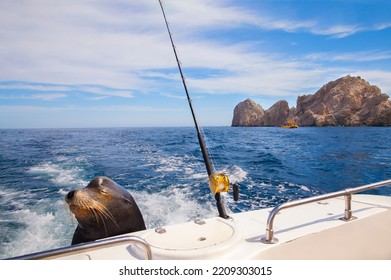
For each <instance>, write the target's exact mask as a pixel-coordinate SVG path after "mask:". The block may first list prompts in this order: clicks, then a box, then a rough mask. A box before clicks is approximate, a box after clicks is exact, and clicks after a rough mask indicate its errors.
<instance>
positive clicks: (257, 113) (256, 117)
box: [232, 99, 265, 126]
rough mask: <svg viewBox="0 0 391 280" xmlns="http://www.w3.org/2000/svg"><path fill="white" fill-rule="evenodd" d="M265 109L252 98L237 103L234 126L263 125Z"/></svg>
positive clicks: (233, 120)
mask: <svg viewBox="0 0 391 280" xmlns="http://www.w3.org/2000/svg"><path fill="white" fill-rule="evenodd" d="M264 113H265V110H264V109H263V108H262V107H261V105H259V104H257V103H255V102H254V101H253V100H251V99H246V100H245V101H243V102H240V103H239V104H238V105H236V107H235V110H234V117H233V119H232V126H262V119H263V115H264Z"/></svg>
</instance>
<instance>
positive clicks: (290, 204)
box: [261, 180, 391, 244]
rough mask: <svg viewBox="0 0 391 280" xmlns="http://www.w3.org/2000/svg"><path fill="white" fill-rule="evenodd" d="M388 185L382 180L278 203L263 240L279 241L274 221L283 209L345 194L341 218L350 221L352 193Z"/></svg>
mask: <svg viewBox="0 0 391 280" xmlns="http://www.w3.org/2000/svg"><path fill="white" fill-rule="evenodd" d="M387 185H391V180H385V181H381V182H377V183H373V184H368V185H363V186H360V187H356V188H350V189H345V190H342V191H337V192H333V193H328V194H322V195H318V196H314V197H308V198H304V199H300V200H296V201H289V202H286V203H283V204H281V205H278V206H276V207H274V208H273V210H272V211H271V212H270V214H269V216H268V218H267V226H266V233H265V236H264V237H262V239H261V242H263V243H265V244H274V243H276V242H277V241H278V240H277V239H276V238H275V237H274V230H273V222H274V218H275V216H276V215H277V214H278V213H279V212H280V211H281V210H283V209H287V208H292V207H296V206H299V205H303V204H308V203H312V202H319V201H322V200H325V199H330V198H336V197H340V196H345V210H344V217H343V218H341V219H342V220H344V221H346V222H348V221H351V220H354V219H356V218H355V217H354V216H353V215H352V208H351V200H352V194H354V193H359V192H363V191H367V190H371V189H375V188H378V187H383V186H387Z"/></svg>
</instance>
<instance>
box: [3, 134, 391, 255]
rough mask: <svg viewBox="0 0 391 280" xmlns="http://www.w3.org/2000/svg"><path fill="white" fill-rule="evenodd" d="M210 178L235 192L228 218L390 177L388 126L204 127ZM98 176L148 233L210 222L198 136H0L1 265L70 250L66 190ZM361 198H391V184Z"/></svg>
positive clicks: (210, 198)
mask: <svg viewBox="0 0 391 280" xmlns="http://www.w3.org/2000/svg"><path fill="white" fill-rule="evenodd" d="M204 135H205V138H206V142H207V145H208V148H209V152H210V154H211V157H212V162H213V165H214V167H215V170H216V171H222V172H225V173H227V174H228V175H229V178H230V181H231V182H232V183H239V185H240V192H241V193H240V200H239V201H238V202H234V201H233V198H232V195H231V194H227V195H224V196H223V200H224V203H225V204H226V207H227V212H239V211H246V210H254V209H260V208H264V207H270V206H276V205H278V204H280V203H283V202H286V201H288V200H293V199H298V198H304V197H309V196H314V195H317V194H321V193H327V192H332V191H337V190H341V189H344V188H348V187H355V186H359V185H363V184H367V183H372V182H376V181H381V180H386V179H390V178H391V145H390V143H391V128H387V127H325V128H314V127H311V128H299V129H294V130H289V129H281V128H260V127H258V128H233V127H206V128H204ZM98 175H105V176H108V177H110V178H111V179H113V180H115V181H116V182H117V183H119V184H120V185H122V186H124V187H125V188H126V189H127V190H128V191H129V192H130V193H131V194H132V195H133V197H134V198H135V200H136V202H137V203H138V205H139V207H140V210H141V212H142V213H143V216H144V219H145V221H146V224H147V227H148V228H151V227H157V226H162V225H165V224H174V223H179V222H187V221H190V220H193V219H195V218H199V217H204V218H205V217H213V216H216V215H218V214H217V209H216V207H215V203H214V198H213V196H212V195H211V194H210V192H209V187H208V180H207V175H206V169H205V166H204V164H203V161H202V156H201V152H200V149H199V145H198V142H197V137H196V131H195V129H194V128H192V127H188V128H107V129H103V128H102V129H101V128H99V129H98V128H97V129H42V130H40V129H31V130H29V129H26V130H0V258H7V257H12V256H17V255H21V254H27V253H32V252H36V251H41V250H46V249H52V248H57V247H60V246H67V245H69V244H70V242H71V239H72V235H73V231H74V229H75V228H76V225H77V222H76V220H75V219H74V218H73V217H72V214H71V213H70V211H69V209H68V208H67V206H66V203H65V202H64V196H65V195H66V194H67V193H68V191H70V190H72V189H77V188H83V187H85V186H86V185H87V184H88V182H89V181H90V180H92V179H93V178H94V177H95V176H98ZM369 193H373V194H382V195H391V187H389V186H387V187H382V188H379V189H376V190H372V191H370V192H369Z"/></svg>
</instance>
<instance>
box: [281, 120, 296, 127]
mask: <svg viewBox="0 0 391 280" xmlns="http://www.w3.org/2000/svg"><path fill="white" fill-rule="evenodd" d="M281 127H282V128H299V126H298V125H297V124H296V123H295V121H294V120H293V119H290V120H288V121H287V122H286V124H285V125H283V126H281Z"/></svg>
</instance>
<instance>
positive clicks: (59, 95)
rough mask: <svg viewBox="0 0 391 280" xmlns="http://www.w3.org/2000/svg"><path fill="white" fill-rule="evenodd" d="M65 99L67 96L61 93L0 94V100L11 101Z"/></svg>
mask: <svg viewBox="0 0 391 280" xmlns="http://www.w3.org/2000/svg"><path fill="white" fill-rule="evenodd" d="M66 97H67V95H66V94H63V93H52V94H50V93H48V94H32V95H25V94H19V95H16V94H1V93H0V99H13V100H16V99H31V100H33V99H36V100H44V101H48V100H55V99H62V98H66Z"/></svg>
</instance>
